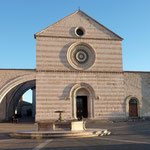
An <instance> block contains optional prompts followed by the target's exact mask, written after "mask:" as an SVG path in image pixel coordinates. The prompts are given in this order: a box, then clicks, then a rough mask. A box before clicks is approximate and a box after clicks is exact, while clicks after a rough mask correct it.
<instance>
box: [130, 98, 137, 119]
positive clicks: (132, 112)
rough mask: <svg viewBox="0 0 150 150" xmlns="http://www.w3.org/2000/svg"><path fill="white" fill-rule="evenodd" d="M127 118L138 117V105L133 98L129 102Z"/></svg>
mask: <svg viewBox="0 0 150 150" xmlns="http://www.w3.org/2000/svg"><path fill="white" fill-rule="evenodd" d="M129 117H138V103H137V100H136V99H135V98H132V99H130V101H129Z"/></svg>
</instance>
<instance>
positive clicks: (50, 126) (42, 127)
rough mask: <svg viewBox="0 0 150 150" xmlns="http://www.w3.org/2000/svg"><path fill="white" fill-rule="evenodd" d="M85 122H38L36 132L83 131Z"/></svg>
mask: <svg viewBox="0 0 150 150" xmlns="http://www.w3.org/2000/svg"><path fill="white" fill-rule="evenodd" d="M83 130H85V121H55V122H39V123H38V131H83Z"/></svg>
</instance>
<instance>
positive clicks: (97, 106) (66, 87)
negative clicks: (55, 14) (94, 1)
mask: <svg viewBox="0 0 150 150" xmlns="http://www.w3.org/2000/svg"><path fill="white" fill-rule="evenodd" d="M34 37H35V39H36V69H33V70H32V69H0V121H4V120H10V119H11V117H12V116H13V115H14V114H15V110H16V107H17V106H18V103H19V101H20V99H21V97H22V95H23V94H24V93H25V92H26V91H27V90H29V89H32V93H33V94H32V97H33V100H32V107H31V108H32V117H34V118H35V122H40V121H49V120H56V119H57V118H58V113H56V111H64V112H63V118H64V119H65V120H73V119H78V118H84V119H95V120H116V119H128V118H132V117H134V118H143V117H144V118H148V117H150V72H132V71H123V63H122V40H123V38H121V37H120V36H118V35H117V34H115V33H114V32H112V31H111V30H109V29H108V28H107V27H105V26H104V25H102V24H100V23H99V22H97V21H96V20H94V19H93V18H91V17H90V16H88V15H87V14H86V13H84V12H83V11H81V10H78V11H76V12H74V13H73V14H71V15H69V16H67V17H66V18H64V19H62V20H60V21H58V22H57V23H55V24H53V25H51V26H49V27H47V28H46V29H44V30H42V31H40V32H39V33H36V34H35V35H34Z"/></svg>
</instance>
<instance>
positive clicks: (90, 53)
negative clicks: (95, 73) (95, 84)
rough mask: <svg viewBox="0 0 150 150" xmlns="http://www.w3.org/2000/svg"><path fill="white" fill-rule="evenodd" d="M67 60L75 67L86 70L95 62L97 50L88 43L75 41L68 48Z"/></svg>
mask: <svg viewBox="0 0 150 150" xmlns="http://www.w3.org/2000/svg"><path fill="white" fill-rule="evenodd" d="M67 60H68V62H69V64H70V65H71V66H72V67H73V68H74V69H76V70H86V69H89V68H90V67H91V66H92V65H93V64H94V62H95V51H94V50H93V48H92V47H91V46H90V45H88V44H86V43H74V44H72V45H71V46H70V47H69V49H68V52H67Z"/></svg>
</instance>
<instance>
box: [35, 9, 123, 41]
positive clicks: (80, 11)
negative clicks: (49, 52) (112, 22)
mask: <svg viewBox="0 0 150 150" xmlns="http://www.w3.org/2000/svg"><path fill="white" fill-rule="evenodd" d="M78 12H79V13H81V14H83V15H85V16H86V17H88V18H90V19H91V20H92V21H94V22H95V23H97V24H98V25H100V26H102V27H103V28H104V29H105V30H107V31H108V32H111V33H112V34H113V35H114V36H116V37H117V38H118V39H119V40H123V38H122V37H120V36H119V35H117V34H116V33H114V32H112V31H111V30H109V29H108V28H107V27H105V26H104V25H102V24H101V23H99V22H98V21H96V20H95V19H93V18H92V17H90V16H89V15H87V14H86V13H85V12H83V11H82V10H80V9H79V10H77V11H75V12H74V13H72V14H71V15H68V16H67V17H65V18H63V19H61V20H59V21H58V22H56V23H54V24H52V25H50V26H48V27H47V28H45V29H44V30H42V31H40V32H38V33H36V34H35V35H34V37H35V38H36V37H37V36H39V35H40V34H41V33H43V32H44V31H46V30H47V29H49V28H51V27H53V26H55V25H56V24H58V23H60V22H62V21H64V20H66V19H67V18H69V17H71V16H73V15H75V14H77V13H78Z"/></svg>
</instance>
